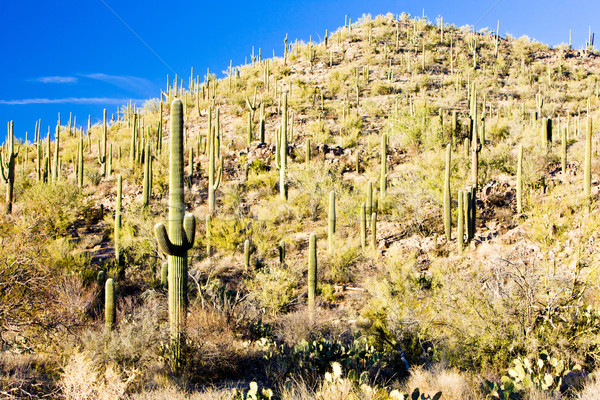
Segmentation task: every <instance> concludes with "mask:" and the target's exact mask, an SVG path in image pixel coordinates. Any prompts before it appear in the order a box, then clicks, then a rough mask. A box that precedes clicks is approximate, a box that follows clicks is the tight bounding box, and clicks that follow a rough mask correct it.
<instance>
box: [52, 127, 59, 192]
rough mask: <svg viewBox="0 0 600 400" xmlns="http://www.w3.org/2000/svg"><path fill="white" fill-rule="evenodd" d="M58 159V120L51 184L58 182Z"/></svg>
mask: <svg viewBox="0 0 600 400" xmlns="http://www.w3.org/2000/svg"><path fill="white" fill-rule="evenodd" d="M59 157H60V120H59V123H58V124H57V125H56V136H55V138H54V160H53V162H52V182H56V181H58V178H59V176H60V169H59V166H58V164H59Z"/></svg>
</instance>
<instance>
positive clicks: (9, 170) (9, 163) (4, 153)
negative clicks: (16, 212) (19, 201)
mask: <svg viewBox="0 0 600 400" xmlns="http://www.w3.org/2000/svg"><path fill="white" fill-rule="evenodd" d="M18 155H19V152H18V151H17V152H15V135H14V123H13V121H10V124H9V132H8V143H6V144H5V145H4V146H3V148H0V172H1V173H2V181H3V182H4V183H6V209H5V212H6V214H10V213H12V204H13V193H14V188H15V162H16V159H17V157H18Z"/></svg>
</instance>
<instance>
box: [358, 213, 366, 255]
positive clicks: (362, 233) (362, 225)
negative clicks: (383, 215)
mask: <svg viewBox="0 0 600 400" xmlns="http://www.w3.org/2000/svg"><path fill="white" fill-rule="evenodd" d="M366 209H367V206H366V205H365V203H362V204H361V205H360V246H361V247H362V248H363V250H364V249H365V248H366V247H367V213H366Z"/></svg>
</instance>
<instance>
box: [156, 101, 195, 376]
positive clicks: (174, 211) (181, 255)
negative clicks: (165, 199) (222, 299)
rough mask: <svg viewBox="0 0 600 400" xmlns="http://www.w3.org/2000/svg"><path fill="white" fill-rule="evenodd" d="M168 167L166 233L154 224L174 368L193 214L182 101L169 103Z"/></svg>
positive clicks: (181, 336)
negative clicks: (165, 272) (163, 261)
mask: <svg viewBox="0 0 600 400" xmlns="http://www.w3.org/2000/svg"><path fill="white" fill-rule="evenodd" d="M169 147H170V162H169V164H170V171H169V233H167V230H166V228H165V226H164V225H163V224H162V223H158V224H156V225H155V227H154V232H155V235H156V239H157V242H158V246H159V248H160V249H161V250H162V251H163V253H165V254H167V255H168V262H169V321H170V328H171V356H172V360H173V364H174V366H175V367H176V368H180V367H181V363H182V352H181V347H182V344H183V343H184V332H185V317H186V313H187V311H186V310H187V276H188V274H187V264H188V258H187V252H188V250H189V249H190V248H192V246H193V245H194V237H195V231H196V218H195V217H194V215H193V214H186V215H185V218H184V211H185V204H184V196H183V194H184V193H183V165H184V164H183V105H182V103H181V100H179V99H175V100H173V102H172V103H171V135H170V145H169Z"/></svg>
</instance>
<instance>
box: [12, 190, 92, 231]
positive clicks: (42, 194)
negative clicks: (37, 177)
mask: <svg viewBox="0 0 600 400" xmlns="http://www.w3.org/2000/svg"><path fill="white" fill-rule="evenodd" d="M22 204H23V217H24V219H25V220H26V221H27V222H28V223H29V224H31V225H30V226H32V227H33V228H32V229H33V230H34V231H38V232H41V233H43V234H44V235H48V236H50V237H60V236H65V235H67V233H68V232H67V231H68V229H69V228H70V227H71V225H72V224H73V223H74V222H75V220H76V219H77V218H78V217H79V216H81V215H83V214H85V213H86V212H87V211H88V210H89V209H90V208H91V202H90V201H89V200H87V199H85V198H84V197H83V195H82V193H81V192H80V191H79V189H77V187H75V186H74V185H72V184H71V183H66V182H65V183H61V182H58V183H56V184H53V185H47V184H44V183H36V184H34V185H32V186H31V187H29V188H27V189H25V191H24V192H23V201H22Z"/></svg>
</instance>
